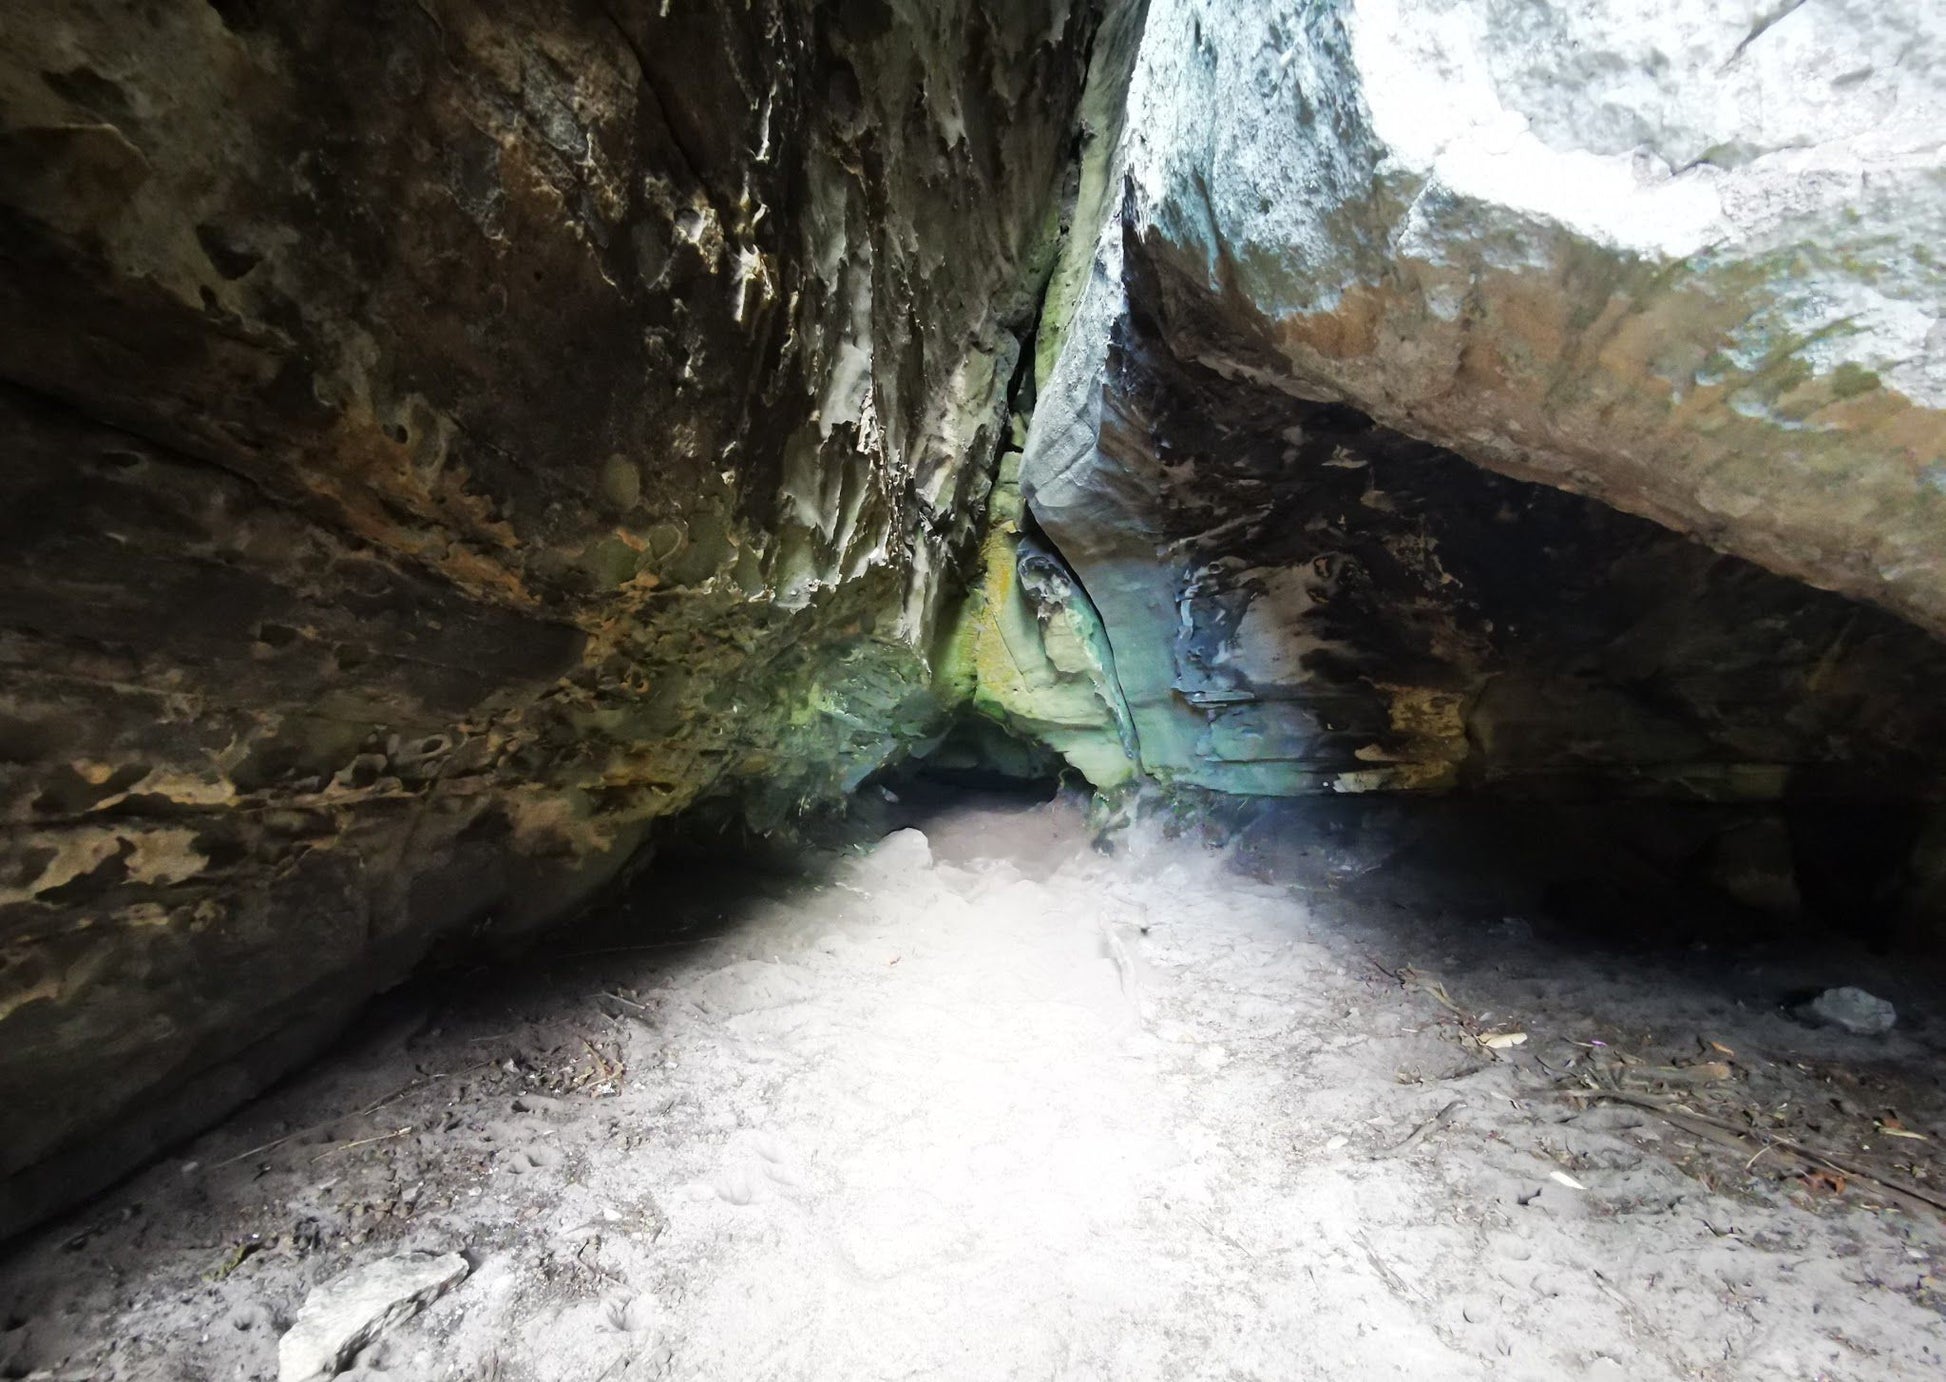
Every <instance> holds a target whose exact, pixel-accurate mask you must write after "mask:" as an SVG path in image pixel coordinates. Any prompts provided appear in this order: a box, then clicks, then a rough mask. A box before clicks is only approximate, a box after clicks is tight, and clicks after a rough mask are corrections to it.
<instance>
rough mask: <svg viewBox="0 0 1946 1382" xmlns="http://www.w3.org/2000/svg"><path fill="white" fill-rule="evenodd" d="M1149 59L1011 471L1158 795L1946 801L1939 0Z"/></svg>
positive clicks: (1052, 308) (1388, 34)
mask: <svg viewBox="0 0 1946 1382" xmlns="http://www.w3.org/2000/svg"><path fill="white" fill-rule="evenodd" d="M1130 32H1131V35H1132V36H1131V37H1130V38H1129V39H1128V41H1127V42H1126V43H1125V44H1124V45H1123V51H1124V55H1125V56H1124V59H1123V62H1124V65H1123V67H1122V68H1121V69H1120V70H1119V73H1118V74H1116V75H1114V76H1113V77H1112V80H1113V81H1114V82H1115V83H1117V84H1119V85H1120V86H1122V87H1123V88H1124V89H1125V91H1126V95H1125V97H1123V98H1122V99H1123V104H1124V105H1125V107H1126V109H1127V110H1128V111H1129V112H1130V113H1131V115H1130V118H1129V119H1128V120H1127V121H1126V123H1125V126H1124V127H1123V128H1122V129H1121V131H1120V132H1119V133H1118V134H1113V136H1112V137H1104V138H1101V139H1098V140H1096V141H1095V142H1094V143H1093V144H1092V145H1091V146H1090V147H1089V151H1088V162H1087V167H1086V169H1085V170H1084V175H1083V178H1082V180H1081V185H1082V187H1083V189H1084V195H1083V198H1082V201H1083V203H1084V210H1085V204H1086V203H1087V201H1088V197H1087V195H1086V189H1097V195H1096V196H1095V198H1094V203H1093V204H1094V207H1095V219H1094V222H1093V224H1094V225H1095V226H1096V227H1097V230H1096V233H1095V234H1094V235H1093V237H1092V239H1091V238H1090V236H1089V234H1088V233H1087V232H1086V230H1085V227H1084V229H1083V230H1081V231H1080V232H1079V233H1077V234H1076V236H1075V237H1073V239H1072V240H1071V241H1070V244H1069V246H1068V251H1067V253H1066V255H1065V256H1064V259H1063V262H1062V264H1061V266H1060V267H1059V269H1058V270H1057V272H1056V275H1055V278H1054V286H1053V290H1052V291H1051V293H1050V297H1049V300H1048V303H1047V305H1046V308H1045V311H1044V315H1043V327H1042V334H1041V341H1040V345H1039V349H1038V351H1037V374H1038V382H1039V384H1040V389H1041V393H1040V401H1039V406H1038V407H1037V409H1036V411H1035V413H1034V417H1033V422H1032V426H1031V428H1030V431H1029V436H1028V440H1027V443H1026V447H1025V457H1024V460H1023V462H1022V468H1021V484H1022V490H1023V493H1024V495H1025V496H1026V502H1027V509H1028V511H1029V514H1030V516H1031V518H1032V519H1033V520H1034V521H1036V522H1037V524H1038V526H1039V528H1040V530H1041V531H1043V532H1044V533H1045V534H1046V535H1047V537H1048V538H1049V539H1051V541H1052V543H1053V545H1054V546H1055V547H1056V548H1058V550H1059V552H1060V553H1061V555H1062V556H1063V557H1064V559H1065V560H1066V562H1067V563H1068V564H1069V565H1070V567H1071V568H1072V570H1073V572H1074V573H1075V574H1076V576H1077V577H1078V581H1079V585H1080V587H1081V588H1082V589H1084V590H1085V592H1086V593H1087V595H1088V596H1089V597H1090V599H1091V603H1092V605H1093V607H1094V609H1095V610H1097V611H1098V612H1099V615H1100V618H1101V621H1102V624H1103V627H1104V629H1105V634H1106V638H1107V641H1108V643H1109V645H1110V647H1111V649H1112V655H1113V665H1114V668H1115V672H1116V677H1117V680H1118V682H1119V686H1120V689H1121V692H1122V694H1123V697H1124V699H1125V702H1126V705H1127V710H1128V715H1129V718H1130V720H1131V722H1132V724H1133V726H1134V731H1135V734H1134V738H1135V741H1136V751H1137V757H1138V761H1139V764H1140V767H1141V769H1142V770H1143V771H1144V772H1145V773H1147V774H1149V775H1152V776H1154V777H1158V778H1161V779H1163V780H1165V781H1170V782H1175V783H1179V784H1184V785H1190V786H1199V787H1207V788H1212V789H1215V790H1219V791H1226V792H1240V793H1257V794H1265V793H1268V794H1276V793H1290V792H1303V791H1311V790H1369V789H1375V788H1378V789H1386V788H1405V789H1448V788H1454V787H1461V788H1468V787H1470V788H1476V789H1481V788H1493V789H1495V790H1506V791H1520V792H1542V793H1558V792H1569V793H1581V794H1588V793H1598V794H1613V793H1616V792H1625V793H1642V794H1650V795H1673V796H1679V797H1681V796H1700V797H1704V798H1707V799H1715V800H1724V799H1728V800H1767V799H1775V798H1778V797H1782V796H1786V795H1795V794H1802V793H1810V794H1813V795H1829V794H1834V793H1835V794H1839V795H1847V794H1850V795H1866V796H1874V795H1878V796H1885V797H1888V798H1910V797H1914V796H1917V797H1924V796H1929V795H1936V794H1937V793H1938V791H1939V789H1940V782H1941V777H1940V771H1939V770H1940V768H1941V766H1942V761H1941V760H1942V756H1946V738H1942V736H1941V734H1940V730H1941V728H1942V725H1941V722H1940V717H1939V712H1938V710H1937V709H1936V696H1935V695H1934V694H1933V692H1932V691H1931V690H1930V689H1929V688H1932V687H1936V686H1938V685H1939V684H1941V683H1940V680H1939V678H1940V674H1941V671H1942V669H1943V668H1946V664H1943V663H1942V660H1941V655H1940V648H1939V645H1938V643H1937V642H1936V641H1935V640H1934V639H1933V638H1929V637H1928V636H1927V634H1928V632H1930V633H1932V634H1938V633H1939V632H1941V631H1942V630H1946V488H1942V483H1941V472H1940V465H1941V463H1942V457H1946V420H1943V419H1942V414H1941V413H1940V412H1939V410H1938V409H1939V405H1940V404H1941V402H1942V400H1943V399H1946V393H1942V391H1941V375H1940V370H1941V368H1942V360H1946V351H1942V349H1941V346H1940V342H1941V340H1942V332H1943V331H1946V328H1942V327H1941V326H1940V325H1939V323H1940V321H1941V320H1942V319H1946V273H1942V272H1941V270H1940V269H1939V267H1938V262H1937V258H1936V255H1935V253H1934V249H1933V246H1934V244H1935V243H1936V241H1937V238H1938V229H1939V227H1940V226H1941V224H1942V221H1946V176H1942V168H1943V166H1946V163H1943V160H1946V155H1943V154H1942V151H1941V149H1940V146H1939V144H1938V140H1937V133H1938V130H1939V129H1940V128H1941V125H1942V106H1941V99H1942V98H1941V97H1940V94H1939V88H1938V86H1937V82H1936V75H1937V72H1938V71H1939V70H1940V60H1941V57H1942V53H1941V45H1942V38H1943V37H1946V20H1942V19H1941V17H1940V15H1939V14H1938V12H1937V11H1936V10H1935V9H1934V8H1932V7H1927V6H1920V5H1912V4H1905V5H1892V6H1865V5H1862V4H1856V5H1854V4H1845V3H1836V4H1832V5H1819V6H1801V7H1789V6H1787V7H1784V8H1783V9H1782V10H1779V9H1778V8H1777V7H1773V6H1764V5H1757V4H1751V5H1747V6H1743V5H1732V6H1704V7H1694V6H1689V7H1684V6H1675V5H1659V4H1646V3H1645V4H1635V3H1623V0H1613V2H1612V3H1602V4H1596V5H1579V6H1553V5H1531V4H1513V3H1506V4H1502V3H1498V2H1497V0H1343V2H1342V3H1336V4H1325V5H1298V4H1286V3H1277V2H1276V0H1266V2H1265V3H1259V4H1251V5H1229V4H1216V3H1200V2H1199V0H1154V3H1151V4H1149V5H1148V6H1147V7H1146V9H1145V11H1144V12H1143V14H1142V15H1141V17H1140V19H1139V20H1138V21H1137V22H1135V23H1134V24H1133V25H1132V26H1131V30H1130ZM1106 43H1107V40H1106V38H1105V40H1104V45H1105V46H1104V52H1105V51H1106ZM1099 66H1100V60H1099V58H1098V67H1099ZM1089 100H1090V102H1092V101H1094V100H1095V97H1093V96H1092V95H1091V97H1090V98H1089ZM1490 472H1498V474H1494V473H1490ZM1531 481H1539V482H1544V484H1535V483H1523V482H1531ZM1563 490H1565V491H1569V492H1570V493H1568V494H1563V493H1562V492H1561V491H1563ZM1575 496H1589V497H1590V498H1592V499H1595V500H1600V501H1601V503H1599V504H1596V503H1592V502H1589V500H1588V499H1583V498H1577V497H1575ZM1618 511H1619V512H1618ZM1773 573H1775V574H1773ZM1800 581H1808V582H1811V583H1813V584H1814V585H1816V586H1819V587H1822V588H1823V589H1821V590H1811V589H1807V588H1806V587H1805V586H1804V585H1802V584H1800V583H1799V582H1800ZM1825 591H1832V592H1840V593H1842V594H1843V595H1849V596H1854V597H1858V598H1860V599H1863V600H1866V601H1870V602H1874V603H1875V604H1877V605H1879V606H1881V607H1883V608H1882V610H1881V609H1871V608H1866V607H1864V606H1861V605H1858V604H1855V603H1853V602H1852V601H1850V600H1847V599H1843V598H1840V597H1839V595H1838V594H1826V593H1825ZM1883 611H1890V612H1891V613H1886V612H1883ZM1900 616H1902V617H1900ZM1907 620H1909V621H1911V622H1906V621H1907Z"/></svg>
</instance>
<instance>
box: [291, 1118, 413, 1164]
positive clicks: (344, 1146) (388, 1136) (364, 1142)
mask: <svg viewBox="0 0 1946 1382" xmlns="http://www.w3.org/2000/svg"><path fill="white" fill-rule="evenodd" d="M411 1131H412V1128H411V1126H410V1125H409V1124H408V1125H407V1126H406V1127H403V1128H399V1129H396V1130H395V1131H393V1132H387V1133H380V1134H379V1135H378V1136H377V1137H361V1138H359V1139H358V1140H357V1141H356V1142H340V1143H338V1144H337V1145H336V1146H335V1147H326V1148H325V1149H324V1150H323V1151H321V1152H319V1153H318V1154H317V1155H316V1156H314V1157H312V1158H311V1164H312V1165H313V1166H315V1165H317V1164H318V1163H319V1162H320V1161H323V1160H324V1159H325V1158H326V1157H328V1156H331V1155H332V1154H333V1153H336V1152H348V1151H350V1150H351V1149H352V1148H354V1147H369V1146H371V1145H372V1143H374V1142H390V1141H391V1140H392V1139H393V1138H395V1137H404V1136H405V1135H406V1134H407V1133H409V1132H411Z"/></svg>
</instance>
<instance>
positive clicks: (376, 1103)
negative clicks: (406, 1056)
mask: <svg viewBox="0 0 1946 1382" xmlns="http://www.w3.org/2000/svg"><path fill="white" fill-rule="evenodd" d="M492 1064H493V1062H492V1061H490V1060H483V1061H476V1062H474V1063H473V1064H472V1065H469V1066H466V1067H465V1068H463V1069H460V1070H441V1071H439V1072H437V1073H436V1074H432V1075H421V1076H420V1077H419V1078H418V1079H416V1080H409V1081H407V1082H406V1083H405V1084H403V1085H401V1086H399V1087H398V1088H397V1089H395V1090H393V1091H392V1092H391V1093H390V1094H388V1095H386V1096H385V1097H384V1098H383V1099H374V1100H373V1101H372V1102H371V1103H369V1104H367V1105H365V1107H363V1108H361V1109H358V1110H356V1111H354V1112H351V1113H341V1114H338V1115H337V1116H336V1117H333V1118H327V1119H325V1120H324V1121H323V1122H322V1123H313V1124H311V1125H310V1126H309V1127H308V1128H299V1129H297V1130H296V1131H295V1132H287V1133H285V1134H284V1135H283V1136H282V1137H273V1138H272V1139H271V1140H270V1141H268V1142H266V1143H264V1144H263V1145H261V1146H258V1147H251V1148H250V1149H249V1150H247V1151H242V1152H238V1153H237V1154H236V1155H235V1156H229V1157H224V1158H223V1160H221V1161H212V1162H211V1163H210V1164H209V1169H210V1170H212V1171H220V1170H221V1169H222V1168H223V1167H225V1166H234V1165H236V1164H237V1163H238V1162H239V1161H247V1160H249V1159H250V1158H251V1157H253V1156H257V1155H259V1154H261V1153H263V1152H271V1151H275V1150H276V1149H277V1148H279V1147H281V1146H283V1145H284V1144H285V1143H286V1142H289V1141H290V1140H291V1139H292V1138H295V1137H309V1136H310V1135H311V1134H312V1133H314V1132H323V1131H324V1130H325V1129H326V1128H328V1127H330V1126H331V1125H332V1124H333V1123H337V1122H340V1121H342V1120H344V1119H346V1118H369V1117H370V1116H371V1115H372V1114H374V1113H377V1112H378V1111H379V1110H380V1109H382V1108H384V1107H385V1106H386V1105H387V1104H389V1103H391V1102H392V1101H393V1100H394V1099H403V1098H404V1097H405V1096H406V1095H408V1094H410V1093H411V1092H412V1091H413V1090H415V1089H419V1088H421V1087H422V1086H425V1085H429V1084H434V1083H436V1082H437V1081H440V1080H449V1079H451V1078H452V1077H453V1076H455V1075H470V1074H471V1073H472V1072H473V1071H475V1070H478V1069H480V1068H481V1067H482V1066H487V1065H492Z"/></svg>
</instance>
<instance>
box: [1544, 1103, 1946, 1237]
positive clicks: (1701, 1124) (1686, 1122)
mask: <svg viewBox="0 0 1946 1382" xmlns="http://www.w3.org/2000/svg"><path fill="white" fill-rule="evenodd" d="M1563 1092H1564V1093H1566V1094H1567V1095H1568V1096H1569V1097H1570V1098H1574V1099H1607V1100H1609V1101H1610V1102H1611V1103H1617V1104H1629V1105H1631V1106H1633V1107H1635V1108H1644V1109H1647V1110H1649V1111H1650V1112H1651V1113H1654V1114H1656V1115H1658V1116H1659V1117H1662V1118H1665V1119H1667V1120H1668V1121H1669V1122H1671V1123H1674V1124H1675V1125H1676V1126H1677V1127H1679V1128H1684V1129H1687V1130H1688V1131H1690V1132H1693V1133H1697V1134H1699V1135H1701V1136H1704V1137H1710V1138H1711V1140H1713V1141H1720V1140H1721V1139H1720V1138H1718V1137H1716V1136H1715V1134H1718V1133H1728V1134H1729V1135H1730V1136H1731V1137H1734V1138H1746V1137H1750V1138H1756V1139H1757V1140H1758V1141H1760V1142H1762V1143H1763V1144H1764V1147H1763V1149H1762V1151H1768V1150H1769V1149H1770V1148H1772V1147H1777V1148H1780V1149H1782V1150H1783V1151H1787V1152H1795V1153H1796V1154H1797V1155H1798V1156H1801V1157H1803V1158H1804V1159H1805V1160H1806V1161H1811V1162H1816V1163H1817V1164H1819V1165H1821V1166H1828V1167H1830V1168H1831V1169H1832V1170H1834V1171H1842V1172H1844V1173H1845V1174H1846V1175H1848V1176H1855V1177H1857V1178H1858V1179H1859V1180H1862V1181H1868V1182H1870V1183H1871V1184H1873V1185H1876V1186H1878V1187H1879V1189H1881V1190H1884V1191H1885V1192H1886V1193H1888V1194H1890V1195H1894V1196H1897V1197H1898V1198H1900V1199H1905V1200H1911V1201H1913V1202H1915V1203H1918V1204H1921V1205H1925V1206H1926V1207H1928V1208H1930V1209H1934V1210H1937V1211H1939V1212H1941V1213H1946V1196H1940V1195H1936V1194H1934V1193H1933V1192H1932V1191H1930V1190H1926V1189H1924V1188H1922V1187H1920V1186H1917V1185H1913V1184H1912V1183H1911V1182H1909V1181H1903V1180H1899V1179H1898V1178H1897V1177H1894V1176H1888V1175H1886V1174H1885V1173H1884V1172H1883V1171H1874V1170H1869V1169H1867V1168H1866V1167H1864V1166H1862V1165H1860V1164H1859V1163H1857V1162H1855V1161H1850V1160H1847V1159H1844V1158H1841V1157H1835V1156H1832V1155H1831V1154H1830V1153H1829V1152H1821V1151H1818V1150H1817V1149H1816V1148H1814V1147H1807V1146H1805V1145H1804V1144H1803V1143H1802V1142H1796V1141H1793V1140H1792V1139H1790V1138H1788V1137H1783V1136H1780V1135H1779V1134H1777V1133H1771V1132H1765V1131H1764V1130H1763V1129H1762V1128H1744V1127H1738V1126H1737V1125H1736V1124H1735V1123H1730V1122H1725V1121H1724V1120H1723V1119H1721V1118H1712V1117H1710V1116H1709V1115H1708V1114H1706V1113H1696V1112H1694V1111H1693V1110H1690V1109H1686V1108H1678V1107H1676V1106H1674V1105H1672V1104H1668V1103H1665V1102H1663V1101H1662V1100H1660V1099H1655V1098H1651V1097H1650V1096H1648V1095H1646V1094H1634V1093H1630V1092H1629V1091H1627V1090H1621V1089H1570V1090H1565V1091H1563ZM1762 1151H1760V1152H1759V1154H1758V1155H1762ZM1756 1160H1757V1158H1756V1157H1752V1158H1750V1164H1752V1165H1754V1164H1755V1163H1756Z"/></svg>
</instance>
